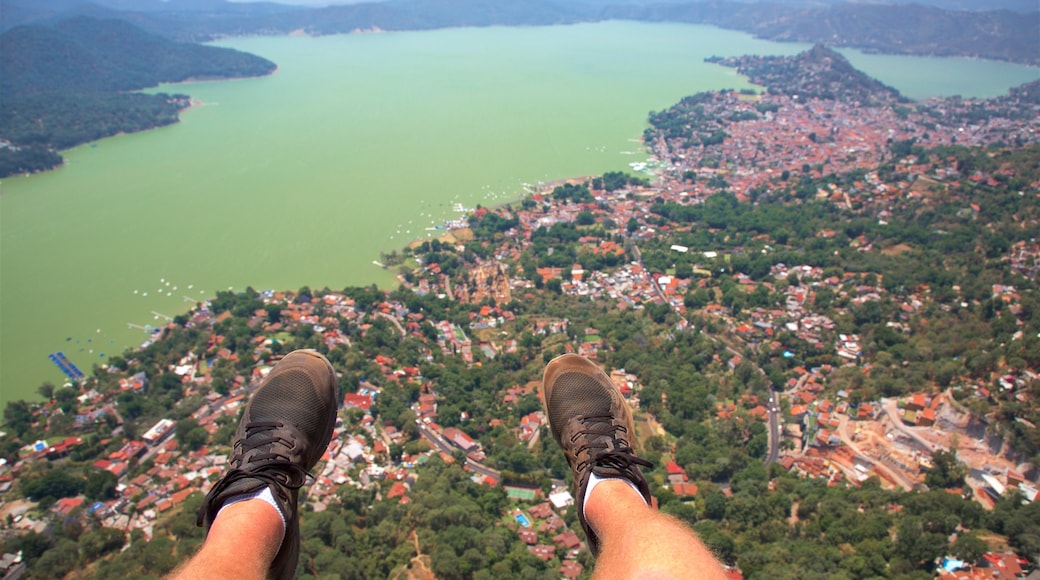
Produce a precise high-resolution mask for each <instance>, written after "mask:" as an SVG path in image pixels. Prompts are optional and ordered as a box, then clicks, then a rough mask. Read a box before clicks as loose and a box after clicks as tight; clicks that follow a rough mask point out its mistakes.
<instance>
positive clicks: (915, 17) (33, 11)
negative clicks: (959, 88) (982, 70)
mask: <svg viewBox="0 0 1040 580" xmlns="http://www.w3.org/2000/svg"><path fill="white" fill-rule="evenodd" d="M932 4H933V5H921V4H914V3H898V2H897V3H888V4H870V3H837V2H830V1H829V0H771V1H769V2H727V1H721V0H709V1H704V2H689V1H688V2H662V1H660V0H654V1H651V0H508V1H507V0H386V1H384V2H365V3H357V4H349V5H335V6H328V7H325V8H311V7H300V6H286V5H281V4H275V3H267V2H262V3H261V2H258V3H252V2H249V3H241V2H227V1H226V0H166V1H163V0H140V1H137V0H94V3H88V2H86V0H4V3H3V4H2V10H3V18H2V19H0V26H3V27H10V26H12V25H14V24H17V23H24V22H32V21H37V20H42V21H54V20H55V19H59V18H61V17H63V16H68V15H70V14H86V15H90V16H94V17H104V18H112V17H119V18H123V19H126V20H128V21H130V22H133V23H134V24H135V25H137V26H140V27H141V28H143V29H145V30H148V31H149V32H153V33H156V34H161V35H164V36H167V37H170V38H175V39H179V40H190V41H200V40H210V39H213V38H219V37H222V36H228V35H242V34H285V33H288V32H294V31H303V32H306V33H309V34H338V33H346V32H352V31H356V30H372V29H381V30H425V29H431V28H444V27H452V26H494V25H502V26H511V25H551V24H568V23H575V22H589V21H599V20H607V19H628V20H643V21H669V22H690V23H697V24H709V25H713V26H718V27H721V28H728V29H734V30H743V31H746V32H749V33H751V34H754V35H756V36H758V37H761V38H766V39H770V40H776V41H781V42H792V41H795V42H808V43H816V42H824V43H827V44H829V45H833V46H844V47H851V48H858V49H861V50H865V51H868V52H884V53H892V54H918V55H937V56H967V57H978V58H989V59H996V60H1006V61H1011V62H1019V63H1028V64H1033V65H1037V64H1040V50H1038V46H1040V13H1038V12H1037V10H1036V9H1037V5H1036V1H1035V0H995V2H992V3H989V4H988V8H987V9H986V10H985V11H983V10H981V8H984V7H983V6H980V5H979V4H978V3H977V0H933V2H932ZM934 4H938V5H941V6H942V7H940V6H937V5H934ZM998 7H1000V8H1004V9H1001V10H995V9H994V8H998ZM950 8H957V9H956V10H953V9H950ZM962 8H973V9H974V10H973V11H963V10H961V9H962ZM1006 8H1014V9H1016V10H1019V11H1020V12H1011V11H1009V10H1007V9H1006Z"/></svg>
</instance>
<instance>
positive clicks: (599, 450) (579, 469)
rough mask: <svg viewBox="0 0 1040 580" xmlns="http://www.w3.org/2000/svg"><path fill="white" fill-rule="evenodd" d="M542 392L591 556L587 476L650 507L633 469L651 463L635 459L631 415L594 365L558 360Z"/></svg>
mask: <svg viewBox="0 0 1040 580" xmlns="http://www.w3.org/2000/svg"><path fill="white" fill-rule="evenodd" d="M542 389H543V394H544V395H545V412H546V415H547V416H548V418H549V428H550V429H551V430H552V435H553V438H554V439H556V443H558V444H559V445H560V447H561V448H562V449H563V452H564V454H565V455H566V456H567V462H568V463H569V464H570V466H571V471H572V472H573V473H574V490H575V493H574V496H575V497H574V501H575V505H576V506H578V520H579V521H580V522H581V527H582V529H583V530H585V535H586V537H587V538H588V541H589V549H590V550H591V551H592V554H593V555H596V554H598V552H599V538H597V537H596V533H595V532H594V531H593V530H592V527H591V526H590V525H589V523H588V520H586V518H585V513H584V510H583V509H582V505H583V503H584V501H585V493H586V490H587V488H588V485H589V476H590V475H592V474H596V476H597V477H599V478H621V479H624V480H627V481H629V482H631V483H632V484H633V485H634V486H635V487H636V489H638V491H639V493H640V494H642V496H643V499H644V500H646V502H647V503H648V504H649V503H650V488H649V485H648V484H647V481H646V477H645V476H644V475H643V473H642V472H641V471H640V470H639V467H638V466H640V465H642V466H644V467H651V466H652V464H651V463H650V462H649V461H647V460H645V459H641V458H639V457H636V456H635V452H634V451H633V450H632V443H631V441H632V437H634V436H635V428H634V424H633V422H632V412H631V411H630V410H629V408H628V403H626V402H625V400H624V399H623V398H622V397H621V391H620V390H619V389H618V388H617V386H616V385H615V384H614V382H613V381H611V380H610V377H608V376H607V375H606V373H604V372H603V371H602V370H600V368H599V367H598V366H596V365H595V364H594V363H592V362H591V361H589V360H587V359H585V358H584V357H581V356H578V355H575V354H565V355H562V356H558V357H556V358H554V359H553V360H552V361H550V362H549V364H548V365H546V367H545V375H544V377H543V378H542Z"/></svg>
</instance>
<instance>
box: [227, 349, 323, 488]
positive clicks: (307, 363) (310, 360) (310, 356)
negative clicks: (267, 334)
mask: <svg viewBox="0 0 1040 580" xmlns="http://www.w3.org/2000/svg"><path fill="white" fill-rule="evenodd" d="M301 357H306V358H302V360H300V361H291V365H290V366H297V367H302V368H303V369H305V372H307V374H311V372H317V371H314V370H313V367H314V365H315V364H316V363H317V364H322V365H324V366H325V369H327V371H328V376H329V380H328V382H327V383H325V384H324V385H320V384H315V385H314V387H315V391H316V393H317V394H318V397H319V399H321V400H323V401H326V400H329V401H331V403H332V404H331V405H330V406H329V414H328V416H327V418H326V420H327V423H328V427H327V428H326V430H325V433H324V435H323V438H322V441H324V445H320V446H319V447H320V449H321V452H320V453H318V455H317V457H316V458H315V459H314V461H313V462H309V463H311V465H310V466H309V467H307V469H308V470H310V469H311V468H312V467H313V465H314V464H315V463H317V462H318V461H320V460H321V456H322V455H324V454H325V450H326V449H327V448H328V446H329V442H330V441H332V433H333V431H335V428H336V414H337V413H338V412H339V401H340V399H339V386H338V384H337V377H336V369H334V368H333V367H332V363H330V362H329V359H327V358H325V356H324V355H322V354H321V353H320V352H318V351H316V350H314V349H309V348H308V349H299V350H294V351H292V352H290V353H289V354H287V355H285V356H284V357H282V358H281V360H279V361H278V362H277V363H275V368H274V369H273V370H272V372H275V371H276V370H278V365H280V364H282V362H283V361H285V360H287V359H290V358H294V359H295V358H301ZM286 368H288V367H286ZM270 380H271V375H270V374H268V376H267V377H266V378H265V379H264V384H263V385H262V386H261V387H260V389H258V390H257V392H256V393H253V397H254V398H255V397H256V394H257V393H259V392H260V390H262V389H263V388H264V387H265V386H267V384H269V382H270ZM247 411H248V408H247ZM315 452H317V448H316V449H315Z"/></svg>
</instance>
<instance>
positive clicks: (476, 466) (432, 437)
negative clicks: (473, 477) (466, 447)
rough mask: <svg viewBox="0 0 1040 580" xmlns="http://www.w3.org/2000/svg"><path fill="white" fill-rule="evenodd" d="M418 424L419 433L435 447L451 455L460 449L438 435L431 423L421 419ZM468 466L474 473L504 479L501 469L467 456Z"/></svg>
mask: <svg viewBox="0 0 1040 580" xmlns="http://www.w3.org/2000/svg"><path fill="white" fill-rule="evenodd" d="M418 425H419V433H420V434H422V436H423V437H425V438H426V440H427V441H429V442H430V444H431V445H433V446H434V448H436V449H438V450H439V451H442V452H444V453H447V454H448V455H451V454H452V452H453V451H456V450H457V449H458V447H455V446H454V445H452V444H451V443H448V442H447V441H445V440H444V438H443V437H441V436H440V435H438V434H437V433H436V432H435V431H434V430H433V429H430V426H429V425H426V424H425V423H423V422H422V421H420V422H419V423H418ZM466 467H468V468H469V469H470V470H471V471H473V472H474V473H479V474H480V475H483V476H484V477H493V478H495V479H496V480H501V479H502V473H501V472H500V471H497V470H494V469H491V468H490V467H487V466H485V465H484V464H482V463H479V462H477V461H473V460H472V459H469V458H466Z"/></svg>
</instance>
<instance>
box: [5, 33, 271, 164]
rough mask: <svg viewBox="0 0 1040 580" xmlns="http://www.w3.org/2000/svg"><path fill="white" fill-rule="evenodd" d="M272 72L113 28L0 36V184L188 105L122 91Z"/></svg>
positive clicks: (222, 53) (238, 56) (255, 60)
mask: <svg viewBox="0 0 1040 580" xmlns="http://www.w3.org/2000/svg"><path fill="white" fill-rule="evenodd" d="M274 69H275V64H274V63H272V62H271V61H268V60H266V59H263V58H260V57H258V56H254V55H251V54H246V53H243V52H239V51H235V50H231V49H227V48H218V47H211V46H203V45H199V44H187V43H181V42H174V41H172V40H169V39H166V38H162V37H160V36H156V35H154V34H149V33H147V32H144V31H143V30H140V29H139V28H136V27H135V26H133V25H131V24H129V23H127V22H124V21H121V20H96V19H93V18H89V17H86V16H79V17H75V18H72V19H70V20H65V21H62V22H59V23H58V24H57V25H55V26H38V25H29V26H20V27H17V28H13V29H11V30H8V31H7V32H5V33H4V34H2V35H0V101H2V102H3V107H0V176H4V175H10V174H12V173H22V172H26V171H38V170H41V169H46V168H48V167H52V166H54V165H55V164H56V163H60V162H61V158H60V157H58V156H57V154H56V153H55V151H54V150H55V149H65V148H68V147H72V146H75V145H78V144H80V143H85V142H88V141H93V140H95V139H100V138H102V137H107V136H110V135H115V134H117V133H125V132H133V131H141V130H144V129H148V128H152V127H157V126H161V125H167V124H170V123H173V122H176V121H177V112H178V111H179V110H181V109H183V108H184V107H186V106H187V105H188V102H189V101H188V98H187V97H185V96H183V95H179V96H177V95H175V96H170V95H165V94H159V95H145V94H140V93H133V92H130V91H136V90H138V89H143V88H146V87H153V86H155V85H157V84H159V83H163V82H179V81H185V80H189V79H209V78H235V77H247V76H259V75H265V74H269V73H271V72H272V71H274Z"/></svg>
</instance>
